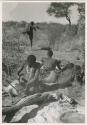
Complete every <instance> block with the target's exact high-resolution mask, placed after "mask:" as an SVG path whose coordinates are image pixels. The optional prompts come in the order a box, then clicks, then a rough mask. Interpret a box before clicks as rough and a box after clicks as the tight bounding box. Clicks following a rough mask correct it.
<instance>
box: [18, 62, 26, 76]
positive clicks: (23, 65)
mask: <svg viewBox="0 0 87 125" xmlns="http://www.w3.org/2000/svg"><path fill="white" fill-rule="evenodd" d="M25 65H26V61H25V62H24V63H23V64H22V66H21V67H20V68H19V69H18V72H17V73H18V75H20V73H21V71H22V70H23V69H24V67H25Z"/></svg>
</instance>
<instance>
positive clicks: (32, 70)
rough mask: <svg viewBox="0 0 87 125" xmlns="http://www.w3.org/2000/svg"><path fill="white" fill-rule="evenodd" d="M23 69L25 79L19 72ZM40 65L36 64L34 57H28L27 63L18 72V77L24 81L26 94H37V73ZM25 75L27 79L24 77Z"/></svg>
mask: <svg viewBox="0 0 87 125" xmlns="http://www.w3.org/2000/svg"><path fill="white" fill-rule="evenodd" d="M24 68H25V70H26V72H25V77H24V74H21V71H22V70H23V69H24ZM40 68H41V65H40V63H38V62H36V57H35V56H34V55H29V56H28V58H27V62H26V63H25V64H24V65H23V66H22V68H21V69H20V70H19V71H18V74H19V76H22V80H23V79H25V80H26V83H27V84H26V90H25V91H26V94H27V95H28V94H33V93H36V92H38V87H39V85H38V84H39V73H40ZM26 74H27V77H26Z"/></svg>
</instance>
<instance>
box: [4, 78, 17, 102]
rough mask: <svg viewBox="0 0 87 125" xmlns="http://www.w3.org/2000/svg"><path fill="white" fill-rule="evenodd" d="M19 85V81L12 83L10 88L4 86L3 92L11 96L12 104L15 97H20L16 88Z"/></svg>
mask: <svg viewBox="0 0 87 125" xmlns="http://www.w3.org/2000/svg"><path fill="white" fill-rule="evenodd" d="M18 84H19V81H18V80H14V81H13V82H12V83H10V84H9V86H7V87H6V86H3V88H2V89H3V90H4V91H5V92H6V93H8V94H9V96H10V98H11V100H12V103H13V97H15V96H18V91H17V89H16V88H15V87H16V85H18Z"/></svg>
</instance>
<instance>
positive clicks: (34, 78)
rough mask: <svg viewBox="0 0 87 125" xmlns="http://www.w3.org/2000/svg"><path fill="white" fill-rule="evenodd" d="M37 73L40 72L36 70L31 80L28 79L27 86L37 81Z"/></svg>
mask: <svg viewBox="0 0 87 125" xmlns="http://www.w3.org/2000/svg"><path fill="white" fill-rule="evenodd" d="M39 72H40V70H39V69H37V70H36V72H35V75H34V77H33V78H32V76H31V78H30V79H29V81H28V84H31V83H33V82H35V81H36V80H37V79H38V77H39ZM33 73H34V70H33V72H32V74H33Z"/></svg>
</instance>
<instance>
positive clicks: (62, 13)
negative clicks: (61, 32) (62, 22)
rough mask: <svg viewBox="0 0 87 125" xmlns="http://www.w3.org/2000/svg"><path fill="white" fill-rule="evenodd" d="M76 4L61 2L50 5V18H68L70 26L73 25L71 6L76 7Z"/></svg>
mask: <svg viewBox="0 0 87 125" xmlns="http://www.w3.org/2000/svg"><path fill="white" fill-rule="evenodd" d="M74 4H75V3H71V2H65V3H64V2H61V3H56V2H53V3H51V4H50V6H49V8H48V10H47V13H48V14H49V15H50V16H52V15H53V16H55V17H66V19H67V21H68V22H69V25H71V20H70V16H69V14H70V9H69V8H70V6H72V5H74Z"/></svg>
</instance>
